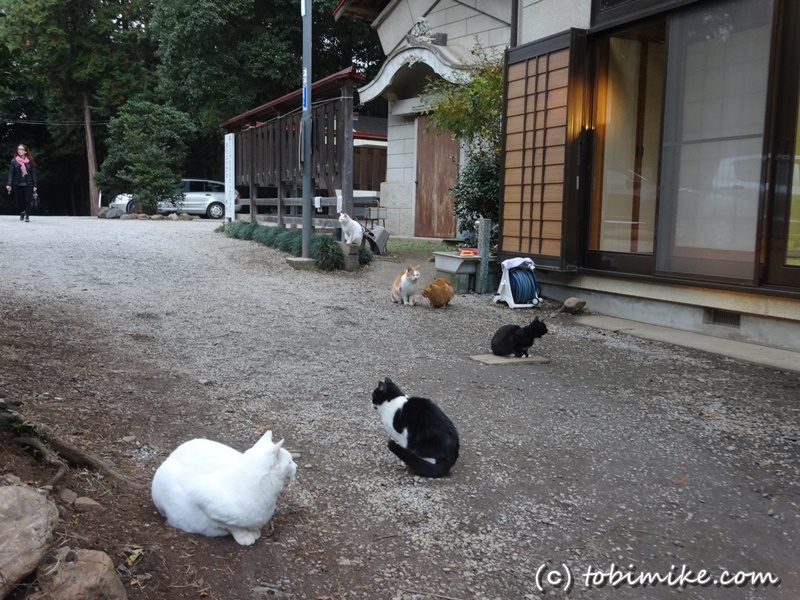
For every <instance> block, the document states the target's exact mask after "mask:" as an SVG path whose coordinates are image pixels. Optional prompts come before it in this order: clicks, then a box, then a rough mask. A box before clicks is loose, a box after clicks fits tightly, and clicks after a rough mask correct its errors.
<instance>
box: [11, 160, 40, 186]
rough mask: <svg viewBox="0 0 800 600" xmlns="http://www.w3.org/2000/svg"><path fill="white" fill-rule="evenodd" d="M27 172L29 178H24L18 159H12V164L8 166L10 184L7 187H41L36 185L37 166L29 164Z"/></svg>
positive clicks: (26, 166) (26, 167)
mask: <svg viewBox="0 0 800 600" xmlns="http://www.w3.org/2000/svg"><path fill="white" fill-rule="evenodd" d="M25 170H26V171H27V172H28V175H27V177H23V176H22V166H21V165H20V164H19V163H18V162H17V159H16V158H12V159H11V164H10V165H9V166H8V183H7V184H6V185H32V186H33V187H39V186H38V185H37V183H36V165H34V164H33V163H32V162H29V163H28V164H27V165H25Z"/></svg>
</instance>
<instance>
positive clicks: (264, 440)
mask: <svg viewBox="0 0 800 600" xmlns="http://www.w3.org/2000/svg"><path fill="white" fill-rule="evenodd" d="M271 444H272V430H269V431H267V432H266V433H265V434H264V435H262V436H261V439H260V440H258V441H257V442H256V446H266V445H271Z"/></svg>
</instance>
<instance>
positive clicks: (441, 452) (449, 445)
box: [372, 377, 458, 477]
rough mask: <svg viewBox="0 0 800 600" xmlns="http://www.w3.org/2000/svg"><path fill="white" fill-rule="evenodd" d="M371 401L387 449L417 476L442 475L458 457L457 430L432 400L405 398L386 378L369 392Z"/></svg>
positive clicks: (448, 471)
mask: <svg viewBox="0 0 800 600" xmlns="http://www.w3.org/2000/svg"><path fill="white" fill-rule="evenodd" d="M372 404H374V405H375V408H376V409H377V411H378V414H379V415H380V418H381V422H382V423H383V426H384V427H385V428H386V431H388V432H389V436H390V438H391V439H390V440H389V450H391V451H392V452H394V453H395V455H397V457H398V458H399V459H400V460H402V461H403V462H404V463H406V465H408V469H409V470H410V471H411V472H412V473H413V474H414V475H419V476H420V477H444V476H446V475H448V474H449V473H450V469H451V468H452V467H453V465H454V464H455V462H456V459H458V431H456V427H455V425H453V422H452V421H451V420H450V419H448V418H447V415H445V414H444V412H442V409H441V408H439V407H438V406H437V405H436V404H435V403H434V402H432V401H431V400H428V399H427V398H417V397H414V396H412V397H408V396H406V395H405V394H404V393H403V392H402V390H401V389H400V388H399V387H397V385H396V384H395V383H394V382H393V381H392V380H391V379H389V378H388V377H387V378H386V379H384V380H383V381H381V382H379V383H378V387H377V388H375V390H374V391H373V392H372Z"/></svg>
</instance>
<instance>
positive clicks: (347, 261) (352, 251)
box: [337, 242, 361, 271]
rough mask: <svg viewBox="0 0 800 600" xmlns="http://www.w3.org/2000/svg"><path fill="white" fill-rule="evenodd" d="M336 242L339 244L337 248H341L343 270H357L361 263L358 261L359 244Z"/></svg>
mask: <svg viewBox="0 0 800 600" xmlns="http://www.w3.org/2000/svg"><path fill="white" fill-rule="evenodd" d="M337 243H338V244H339V248H341V249H342V254H344V270H345V271H357V270H358V269H359V268H360V267H361V264H360V263H359V262H358V250H359V246H356V245H355V244H345V243H344V242H337Z"/></svg>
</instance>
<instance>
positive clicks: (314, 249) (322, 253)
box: [308, 235, 344, 271]
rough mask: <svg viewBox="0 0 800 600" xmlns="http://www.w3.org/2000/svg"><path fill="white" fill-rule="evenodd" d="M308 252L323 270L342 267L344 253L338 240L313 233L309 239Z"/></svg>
mask: <svg viewBox="0 0 800 600" xmlns="http://www.w3.org/2000/svg"><path fill="white" fill-rule="evenodd" d="M308 254H309V258H312V259H314V262H315V263H316V265H317V267H319V268H320V269H322V270H323V271H337V270H340V269H344V253H343V252H342V249H341V248H340V247H339V244H338V242H336V241H335V240H334V239H333V238H332V237H330V236H328V235H315V236H314V237H313V238H312V239H311V245H310V247H309V249H308Z"/></svg>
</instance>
